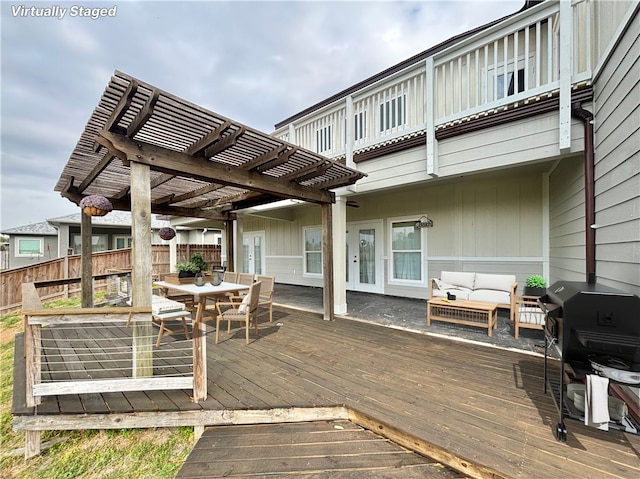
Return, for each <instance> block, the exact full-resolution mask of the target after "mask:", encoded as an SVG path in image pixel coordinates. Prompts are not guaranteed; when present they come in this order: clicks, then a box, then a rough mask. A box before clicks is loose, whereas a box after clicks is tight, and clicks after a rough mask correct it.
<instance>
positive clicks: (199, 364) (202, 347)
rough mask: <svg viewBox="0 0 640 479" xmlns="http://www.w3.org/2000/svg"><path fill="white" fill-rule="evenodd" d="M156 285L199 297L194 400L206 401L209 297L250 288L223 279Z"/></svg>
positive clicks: (194, 322)
mask: <svg viewBox="0 0 640 479" xmlns="http://www.w3.org/2000/svg"><path fill="white" fill-rule="evenodd" d="M154 284H155V285H156V286H158V287H160V288H162V289H163V290H165V292H166V291H168V290H169V289H172V290H175V291H179V292H181V293H183V294H190V295H194V296H197V297H198V307H197V309H196V317H195V319H194V321H193V326H192V337H193V377H194V383H193V400H194V401H195V402H199V401H204V400H205V399H206V398H207V367H206V363H207V358H206V326H205V324H204V322H203V321H202V316H203V314H204V311H205V306H206V303H207V298H211V297H215V296H220V295H223V294H224V293H237V292H239V291H244V290H248V289H249V285H247V284H239V283H229V282H226V281H223V282H222V283H220V284H219V285H217V286H214V285H213V284H211V283H205V284H204V285H202V286H196V285H195V284H175V283H169V282H167V281H156V282H155V283H154Z"/></svg>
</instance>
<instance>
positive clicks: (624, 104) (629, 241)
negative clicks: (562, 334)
mask: <svg viewBox="0 0 640 479" xmlns="http://www.w3.org/2000/svg"><path fill="white" fill-rule="evenodd" d="M639 38H640V15H639V14H636V16H635V18H634V19H633V20H632V22H631V25H630V26H629V29H628V30H627V31H626V33H625V35H624V36H623V37H622V39H621V41H620V43H619V44H618V46H617V48H616V49H615V50H614V51H613V53H612V55H611V57H610V58H609V60H608V63H607V64H606V65H605V66H604V67H603V69H602V71H601V74H600V75H599V77H598V79H597V81H596V83H595V85H594V103H595V115H596V122H595V161H596V166H595V181H596V186H595V188H596V224H597V225H599V226H601V227H600V228H598V229H597V230H596V275H597V277H598V282H600V283H603V284H608V285H610V286H613V287H617V288H620V289H622V290H625V291H629V292H632V293H635V294H640V40H639Z"/></svg>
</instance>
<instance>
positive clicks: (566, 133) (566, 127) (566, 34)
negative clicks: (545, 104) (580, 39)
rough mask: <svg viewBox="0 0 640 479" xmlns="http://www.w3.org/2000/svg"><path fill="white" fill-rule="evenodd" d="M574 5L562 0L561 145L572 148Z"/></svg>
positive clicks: (562, 151)
mask: <svg viewBox="0 0 640 479" xmlns="http://www.w3.org/2000/svg"><path fill="white" fill-rule="evenodd" d="M572 15H573V7H572V6H571V0H560V65H559V66H560V79H559V80H560V94H559V97H560V98H559V101H560V106H559V111H558V117H559V125H558V129H559V145H558V146H559V147H560V152H561V153H567V152H568V151H570V149H571V72H572V70H573V18H572Z"/></svg>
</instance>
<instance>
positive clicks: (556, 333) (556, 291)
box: [538, 281, 640, 440]
mask: <svg viewBox="0 0 640 479" xmlns="http://www.w3.org/2000/svg"><path fill="white" fill-rule="evenodd" d="M538 305H539V306H540V308H542V310H543V311H544V313H545V362H544V380H545V383H544V384H545V392H546V391H547V385H548V386H549V387H550V389H551V392H552V396H553V398H554V400H555V402H556V406H557V407H558V411H559V415H560V418H559V421H558V423H557V425H556V438H557V439H558V440H566V434H567V431H566V427H565V423H564V419H565V417H569V418H571V419H578V420H582V421H584V414H585V413H584V412H583V411H580V410H579V408H578V407H576V406H577V402H576V403H574V401H570V400H567V397H566V393H567V389H566V384H565V383H566V382H567V381H570V382H575V383H578V384H580V383H582V382H584V381H585V379H586V377H587V375H591V374H599V375H600V376H605V377H608V378H609V381H610V384H611V385H615V384H622V385H632V387H635V386H636V385H640V297H638V296H636V295H633V294H630V293H626V292H624V291H620V290H617V289H613V288H610V287H606V286H601V285H597V284H592V283H585V282H568V281H558V282H556V283H554V284H553V285H552V286H551V287H550V288H548V289H547V294H546V295H544V296H542V297H541V298H540V299H539V300H538ZM550 347H553V348H554V349H555V350H556V352H557V353H558V355H559V356H560V360H561V369H560V378H559V380H554V379H553V378H550V377H548V369H547V359H548V356H549V354H548V353H549V348H550ZM611 387H613V386H610V388H611ZM609 426H610V427H611V428H612V429H620V430H624V431H626V432H631V433H635V434H638V433H639V429H640V426H639V425H638V418H637V417H636V418H634V417H633V416H632V415H630V414H626V415H624V416H623V417H621V418H620V419H619V420H615V421H613V420H612V421H610V423H609Z"/></svg>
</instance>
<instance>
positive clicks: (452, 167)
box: [438, 112, 584, 176]
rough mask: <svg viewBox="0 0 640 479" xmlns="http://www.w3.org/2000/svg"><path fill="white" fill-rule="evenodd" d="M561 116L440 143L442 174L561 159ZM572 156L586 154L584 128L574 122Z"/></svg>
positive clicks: (548, 115) (540, 117)
mask: <svg viewBox="0 0 640 479" xmlns="http://www.w3.org/2000/svg"><path fill="white" fill-rule="evenodd" d="M558 122H559V119H558V113H557V112H554V113H546V114H543V115H538V116H535V117H533V118H526V119H522V120H518V121H514V122H512V123H509V124H507V125H500V126H496V127H493V128H486V129H482V130H478V131H475V132H472V133H467V134H464V135H460V136H456V137H453V138H448V139H445V140H440V141H439V142H438V174H439V175H440V176H451V175H460V174H465V173H469V172H471V171H481V170H487V169H491V168H503V167H506V166H513V165H522V164H524V163H527V162H532V161H540V160H548V159H550V158H554V157H558V156H559V155H560V154H561V152H560V148H559V145H558ZM571 140H572V141H571V152H572V153H575V152H579V151H583V150H584V131H583V128H582V125H581V124H580V123H579V122H577V121H574V122H572V131H571Z"/></svg>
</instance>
